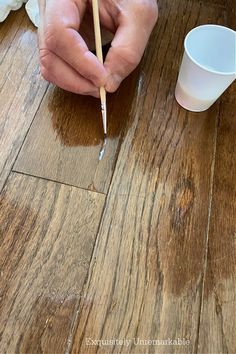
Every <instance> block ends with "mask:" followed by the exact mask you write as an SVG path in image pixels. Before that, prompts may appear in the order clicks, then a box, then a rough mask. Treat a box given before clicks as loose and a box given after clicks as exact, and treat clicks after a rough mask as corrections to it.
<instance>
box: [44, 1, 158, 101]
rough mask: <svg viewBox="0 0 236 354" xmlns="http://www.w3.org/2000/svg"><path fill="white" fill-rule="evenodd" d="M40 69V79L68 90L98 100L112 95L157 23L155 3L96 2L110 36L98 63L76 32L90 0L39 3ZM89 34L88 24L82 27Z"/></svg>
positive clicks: (142, 49)
mask: <svg viewBox="0 0 236 354" xmlns="http://www.w3.org/2000/svg"><path fill="white" fill-rule="evenodd" d="M39 6H40V18H41V23H40V26H39V49H40V65H41V73H42V75H43V77H44V78H45V79H46V80H47V81H49V82H52V83H54V84H55V85H57V86H59V87H61V88H63V89H65V90H67V91H71V92H75V93H78V94H83V95H91V96H94V97H99V87H101V86H105V88H106V90H107V92H115V91H116V90H117V89H118V87H119V85H120V84H121V82H122V81H123V80H124V79H125V78H126V77H127V76H128V75H129V74H130V73H131V72H132V71H133V70H134V69H135V68H136V67H137V66H138V64H139V62H140V60H141V58H142V56H143V53H144V50H145V47H146V45H147V42H148V39H149V37H150V34H151V32H152V30H153V27H154V25H155V23H156V21H157V17H158V7H157V3H156V0H100V3H99V9H100V21H101V24H102V26H103V27H104V28H105V29H106V30H109V31H110V32H112V33H113V34H114V38H113V41H112V44H111V48H110V50H109V52H108V54H107V57H106V60H105V63H104V65H102V64H101V63H99V61H98V59H97V57H96V56H95V55H94V54H93V53H92V52H91V51H89V48H88V46H87V44H86V42H85V40H84V38H83V36H82V34H79V32H80V27H81V23H82V20H83V18H84V15H85V13H86V14H87V15H86V20H85V21H88V20H87V19H89V17H90V18H92V2H91V0H39ZM87 25H88V26H90V27H91V31H92V32H93V31H94V29H93V23H92V20H91V21H90V23H88V24H87Z"/></svg>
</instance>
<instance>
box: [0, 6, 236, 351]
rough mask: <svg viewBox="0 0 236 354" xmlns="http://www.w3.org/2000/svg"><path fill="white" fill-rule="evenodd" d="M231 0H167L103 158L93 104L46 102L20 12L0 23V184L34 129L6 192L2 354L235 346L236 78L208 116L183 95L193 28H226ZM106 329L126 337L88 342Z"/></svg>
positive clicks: (0, 257)
mask: <svg viewBox="0 0 236 354" xmlns="http://www.w3.org/2000/svg"><path fill="white" fill-rule="evenodd" d="M226 1H228V2H227V4H226ZM230 1H231V2H232V1H233V0H207V1H199V0H160V1H159V6H160V19H159V21H158V25H157V27H156V29H155V31H154V33H153V36H152V39H151V41H150V45H149V48H148V50H147V52H146V55H145V58H144V60H143V62H142V64H141V66H140V69H139V70H138V71H137V72H136V73H134V75H133V76H131V77H130V78H129V79H128V80H127V81H126V82H125V83H124V85H123V87H122V88H121V89H120V90H119V92H118V93H116V94H115V95H112V96H111V97H110V98H109V104H108V107H109V142H108V149H107V153H106V155H105V159H104V160H103V161H102V162H100V163H99V162H98V152H99V149H100V144H101V139H102V126H101V118H100V113H99V101H96V100H94V99H92V98H85V97H79V96H77V95H72V94H70V93H66V92H63V91H61V90H59V89H57V88H54V87H53V86H52V85H51V86H50V87H49V89H48V91H47V93H46V95H45V97H44V98H43V95H44V93H45V91H46V89H47V84H46V83H45V82H44V81H42V80H41V79H40V77H39V69H38V55H37V45H36V33H35V30H34V28H33V27H32V26H31V25H30V22H29V20H28V19H27V17H26V16H25V14H24V11H23V10H21V11H19V12H17V13H14V14H12V15H10V17H9V18H8V20H7V21H6V22H4V23H3V24H1V25H0V107H1V111H0V178H1V179H0V189H1V188H2V186H3V185H4V184H5V182H6V180H7V177H8V174H9V172H10V171H11V169H12V165H13V163H14V161H15V159H16V156H17V154H18V152H19V149H20V147H21V146H22V143H23V141H24V139H25V137H26V134H27V132H28V129H29V127H30V130H29V133H28V135H27V137H26V139H25V143H24V144H23V147H22V149H21V152H20V154H19V157H18V159H17V161H16V163H15V165H14V169H15V170H16V171H18V173H13V172H12V173H10V177H9V179H8V181H7V183H6V185H5V187H4V189H3V191H2V193H1V194H0V240H1V247H0V353H7V354H8V353H9V354H11V353H22V354H26V353H29V354H34V353H48V354H62V353H68V354H69V353H73V354H89V353H95V352H96V353H99V354H100V353H104V354H109V353H111V352H114V353H121V354H126V353H134V354H140V353H142V354H145V353H161V354H171V353H181V354H183V353H199V354H202V353H207V354H208V353H212V354H213V353H214V354H218V353H234V352H236V340H235V338H234V334H235V330H236V321H235V316H234V314H235V310H236V305H235V294H236V286H235V285H236V281H235V270H236V269H235V233H236V230H235V227H236V226H235V209H236V202H235V200H236V199H235V193H236V189H235V178H236V167H235V162H234V156H235V149H236V145H235V133H236V131H235V130H236V127H235V122H236V120H235V118H236V117H235V112H236V107H235V84H234V85H232V86H231V87H230V89H229V90H228V91H227V92H226V93H225V95H224V96H223V97H222V99H221V103H220V101H219V102H218V103H216V104H215V105H214V107H212V108H211V109H210V110H209V111H207V112H204V113H202V114H194V113H188V112H186V111H185V110H183V109H182V108H180V107H179V106H178V105H177V103H176V102H175V100H174V87H175V83H176V79H177V74H178V69H179V64H180V61H181V56H182V52H183V40H184V36H185V34H186V33H187V32H188V31H189V30H191V29H192V28H193V27H195V26H196V25H198V24H205V23H218V24H223V25H228V26H229V25H230V24H232V19H233V21H234V17H233V15H232V13H233V10H232V12H231V8H232V4H234V3H233V2H232V3H231V7H229V6H228V5H229V4H230ZM23 74H24V75H23ZM42 98H43V100H42ZM40 103H41V105H40ZM36 112H37V114H36ZM35 114H36V117H35ZM34 117H35V120H34V121H33V119H34ZM32 121H33V124H32V125H31V123H32ZM22 173H24V174H31V175H35V176H37V177H42V178H43V179H41V178H37V177H31V176H26V175H22ZM47 179H51V180H55V181H56V182H61V183H56V182H53V181H48V180H47ZM63 183H65V184H69V185H65V184H63ZM71 185H72V186H71ZM73 186H79V187H82V188H86V189H90V190H91V191H92V192H90V191H88V190H82V189H78V188H76V187H73ZM95 191H99V192H101V193H96V192H95ZM103 193H107V194H108V196H107V199H106V205H105V195H103ZM104 207H105V208H104ZM103 208H104V209H103ZM102 211H104V213H102ZM95 241H96V242H95ZM106 338H107V339H110V338H116V339H124V338H125V339H128V340H129V339H131V342H130V344H129V346H126V347H125V346H121V345H117V346H113V345H111V346H101V347H98V346H89V345H87V344H86V339H87V340H88V339H106ZM133 338H141V339H146V340H149V339H168V338H170V339H172V340H173V339H177V338H180V339H183V338H184V339H186V340H190V344H189V345H186V346H181V345H180V346H152V345H149V346H142V345H135V344H134V342H133V341H132V339H133Z"/></svg>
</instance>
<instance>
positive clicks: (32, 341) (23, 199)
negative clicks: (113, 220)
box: [0, 174, 105, 354]
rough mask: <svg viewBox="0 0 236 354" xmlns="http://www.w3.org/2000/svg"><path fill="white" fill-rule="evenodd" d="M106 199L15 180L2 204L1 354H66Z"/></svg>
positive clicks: (27, 179) (33, 180) (44, 183)
mask: <svg viewBox="0 0 236 354" xmlns="http://www.w3.org/2000/svg"><path fill="white" fill-rule="evenodd" d="M104 198H105V197H104V196H103V195H102V194H97V193H94V192H88V191H83V190H79V189H76V188H73V187H70V186H65V185H60V184H57V183H53V182H48V181H45V180H40V179H36V178H32V177H29V176H22V175H19V174H11V176H10V178H9V180H8V182H7V184H6V186H5V188H4V189H3V192H2V195H1V198H0V240H1V249H0V313H1V315H0V352H1V353H42V352H43V353H50V354H53V353H55V354H58V353H64V352H65V351H66V348H67V341H68V340H69V336H70V326H71V322H72V320H73V316H74V312H75V309H76V304H77V303H78V299H79V298H80V297H81V296H82V288H83V283H84V280H85V278H86V274H87V269H88V266H89V261H90V258H91V253H92V250H93V246H94V241H95V238H96V233H97V229H98V225H99V220H100V217H101V213H102V209H103V205H104Z"/></svg>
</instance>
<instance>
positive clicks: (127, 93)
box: [14, 71, 138, 193]
mask: <svg viewBox="0 0 236 354" xmlns="http://www.w3.org/2000/svg"><path fill="white" fill-rule="evenodd" d="M137 76H138V71H136V72H135V73H134V74H133V75H131V76H130V77H129V78H128V79H127V80H126V81H125V83H124V84H123V85H122V87H121V89H120V90H119V92H117V93H116V94H114V95H111V96H110V97H109V99H108V117H109V119H108V137H109V139H108V143H107V148H106V154H105V158H104V159H103V160H102V161H99V159H98V157H99V150H100V148H101V144H102V139H103V128H102V119H101V113H100V103H99V100H97V99H94V98H90V97H83V96H78V95H75V94H71V93H67V92H65V91H62V90H60V89H58V88H54V87H53V86H51V87H50V90H49V91H48V92H47V94H46V96H45V98H44V100H43V102H42V105H41V107H40V110H39V111H38V113H37V116H36V119H35V121H34V123H33V126H32V127H31V129H30V132H29V134H28V136H27V139H26V141H25V144H24V146H23V148H22V151H21V153H20V155H19V157H18V160H17V162H16V164H15V166H14V170H15V171H19V172H23V173H27V174H30V175H34V176H40V177H44V178H47V179H51V180H56V181H59V182H63V183H66V184H70V185H74V186H78V187H83V188H87V189H90V190H97V191H99V192H103V193H106V192H107V190H108V188H109V185H110V181H111V177H112V174H113V170H114V164H115V161H116V158H117V151H118V149H119V142H120V139H121V137H122V134H123V132H124V131H125V130H126V129H128V126H129V119H128V118H129V112H130V107H131V104H132V101H133V99H134V97H135V96H136V94H137V90H136V86H138V80H137Z"/></svg>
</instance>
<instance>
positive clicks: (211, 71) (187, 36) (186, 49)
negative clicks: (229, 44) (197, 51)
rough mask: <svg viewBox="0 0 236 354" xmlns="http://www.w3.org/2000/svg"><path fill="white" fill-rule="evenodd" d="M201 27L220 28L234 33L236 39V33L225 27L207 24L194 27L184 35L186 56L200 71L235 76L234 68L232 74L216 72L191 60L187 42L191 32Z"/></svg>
mask: <svg viewBox="0 0 236 354" xmlns="http://www.w3.org/2000/svg"><path fill="white" fill-rule="evenodd" d="M202 27H219V28H221V29H222V30H224V31H227V32H231V33H234V34H235V37H236V31H234V30H233V29H231V28H229V27H226V26H221V25H213V24H207V25H201V26H197V27H194V28H193V29H192V30H191V31H190V32H188V34H187V35H186V37H185V40H184V49H185V52H186V54H187V55H188V57H189V58H190V59H191V60H192V61H193V62H194V63H195V64H196V65H197V66H198V67H200V68H201V69H203V70H205V71H207V72H210V73H212V74H217V75H224V76H226V75H228V76H231V75H236V68H235V71H232V72H225V71H218V70H214V69H209V68H207V67H205V66H204V65H202V64H200V63H199V62H198V61H197V60H196V59H194V58H193V56H192V55H191V54H190V52H189V50H188V48H187V41H188V39H189V37H190V36H191V34H192V33H193V32H195V31H196V30H198V29H199V28H202ZM235 48H236V41H235Z"/></svg>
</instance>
